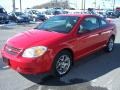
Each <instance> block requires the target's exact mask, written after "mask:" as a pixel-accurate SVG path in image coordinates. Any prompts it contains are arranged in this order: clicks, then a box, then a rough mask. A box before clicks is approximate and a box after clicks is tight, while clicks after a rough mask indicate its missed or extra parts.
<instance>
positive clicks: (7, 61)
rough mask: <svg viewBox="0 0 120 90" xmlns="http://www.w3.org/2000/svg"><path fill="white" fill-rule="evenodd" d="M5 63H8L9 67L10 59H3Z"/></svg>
mask: <svg viewBox="0 0 120 90" xmlns="http://www.w3.org/2000/svg"><path fill="white" fill-rule="evenodd" d="M3 62H4V63H6V64H8V65H10V61H9V59H7V58H5V57H3Z"/></svg>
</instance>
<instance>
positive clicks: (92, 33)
mask: <svg viewBox="0 0 120 90" xmlns="http://www.w3.org/2000/svg"><path fill="white" fill-rule="evenodd" d="M98 29H99V21H98V18H97V17H93V16H91V17H90V16H89V17H86V18H84V20H83V21H82V23H81V24H80V26H79V29H78V33H77V42H78V44H77V47H78V52H77V55H78V58H79V57H81V56H84V55H86V54H88V53H90V52H92V51H94V50H95V49H97V48H98V42H99V41H98V40H99V33H98V32H97V30H98Z"/></svg>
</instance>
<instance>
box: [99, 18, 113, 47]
mask: <svg viewBox="0 0 120 90" xmlns="http://www.w3.org/2000/svg"><path fill="white" fill-rule="evenodd" d="M99 23H100V29H99V31H98V32H99V34H100V35H99V45H100V46H103V45H105V44H106V42H107V41H108V39H109V37H110V33H111V32H112V27H110V24H109V23H108V22H107V21H106V20H104V19H102V18H99Z"/></svg>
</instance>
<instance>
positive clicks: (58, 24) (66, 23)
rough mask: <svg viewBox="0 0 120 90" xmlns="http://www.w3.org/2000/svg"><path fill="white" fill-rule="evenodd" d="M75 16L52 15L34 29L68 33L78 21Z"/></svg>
mask: <svg viewBox="0 0 120 90" xmlns="http://www.w3.org/2000/svg"><path fill="white" fill-rule="evenodd" d="M78 18H79V17H77V16H54V17H52V18H50V19H48V20H47V21H45V22H43V23H42V24H40V25H38V26H37V27H36V28H35V29H39V30H47V31H55V32H60V33H68V32H70V31H71V29H72V28H73V27H74V25H75V24H76V23H77V21H78Z"/></svg>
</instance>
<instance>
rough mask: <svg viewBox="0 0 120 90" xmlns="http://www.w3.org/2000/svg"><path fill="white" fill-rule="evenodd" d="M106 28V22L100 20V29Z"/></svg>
mask: <svg viewBox="0 0 120 90" xmlns="http://www.w3.org/2000/svg"><path fill="white" fill-rule="evenodd" d="M105 26H107V22H106V21H105V20H104V19H100V27H105Z"/></svg>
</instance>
